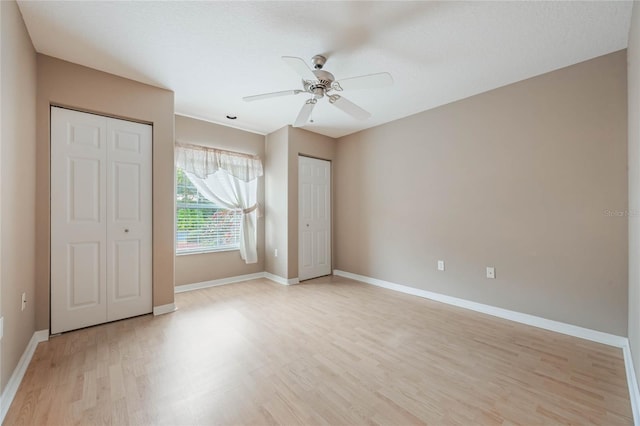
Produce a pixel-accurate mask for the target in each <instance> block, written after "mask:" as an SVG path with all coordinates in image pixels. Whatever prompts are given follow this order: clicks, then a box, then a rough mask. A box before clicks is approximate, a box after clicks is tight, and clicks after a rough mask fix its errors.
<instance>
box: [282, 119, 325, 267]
mask: <svg viewBox="0 0 640 426" xmlns="http://www.w3.org/2000/svg"><path fill="white" fill-rule="evenodd" d="M288 129H289V150H288V152H289V160H288V163H289V176H288V179H287V181H288V194H289V195H288V216H289V221H288V228H289V231H288V238H287V239H288V246H289V249H288V253H289V257H288V263H289V265H288V274H287V278H298V155H306V156H308V157H314V158H319V159H321V160H329V161H334V160H335V158H336V140H335V139H333V138H330V137H328V136H324V135H319V134H317V133H312V132H308V131H306V130H304V129H299V128H295V127H289V128H288ZM333 182H334V180H333V179H332V185H333ZM333 192H334V191H333V190H332V191H331V194H332V198H333ZM331 204H332V205H333V201H332V202H331ZM332 212H333V209H332ZM331 240H332V241H333V240H334V238H333V235H332V238H331ZM331 252H332V253H333V250H331Z"/></svg>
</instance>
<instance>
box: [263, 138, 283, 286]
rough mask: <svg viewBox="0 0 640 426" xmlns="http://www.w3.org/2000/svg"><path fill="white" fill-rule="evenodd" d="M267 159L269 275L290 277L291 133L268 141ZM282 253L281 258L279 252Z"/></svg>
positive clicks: (266, 245) (266, 190)
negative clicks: (289, 185)
mask: <svg viewBox="0 0 640 426" xmlns="http://www.w3.org/2000/svg"><path fill="white" fill-rule="evenodd" d="M265 149H266V158H265V172H264V173H265V271H267V272H269V273H270V274H274V275H277V276H279V277H283V278H286V277H287V274H288V235H287V232H288V228H287V226H288V218H289V211H288V209H287V200H288V194H287V187H288V177H289V167H288V162H289V159H288V155H289V130H288V128H287V127H283V128H281V129H280V130H277V131H275V132H273V133H270V134H268V135H267V137H266V147H265ZM276 249H277V250H278V257H276V256H275V250H276Z"/></svg>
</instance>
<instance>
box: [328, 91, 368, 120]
mask: <svg viewBox="0 0 640 426" xmlns="http://www.w3.org/2000/svg"><path fill="white" fill-rule="evenodd" d="M329 103H331V105H333V106H335V107H336V108H338V109H341V110H342V111H344V112H346V113H347V114H349V115H350V116H352V117H353V118H357V119H358V120H366V119H367V118H369V117H371V114H370V113H369V112H367V111H365V110H363V109H362V108H360V107H359V106H358V105H356V104H354V103H353V102H351V101H350V100H348V99H345V98H343V97H342V96H340V95H332V96H330V97H329Z"/></svg>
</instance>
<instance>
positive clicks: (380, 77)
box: [334, 72, 393, 90]
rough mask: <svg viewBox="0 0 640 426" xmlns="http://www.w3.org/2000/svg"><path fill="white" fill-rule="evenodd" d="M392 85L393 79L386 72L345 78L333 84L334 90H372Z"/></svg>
mask: <svg viewBox="0 0 640 426" xmlns="http://www.w3.org/2000/svg"><path fill="white" fill-rule="evenodd" d="M392 84H393V77H391V74H389V73H388V72H380V73H377V74H369V75H360V76H358V77H350V78H345V79H343V80H340V81H337V82H336V83H334V85H336V86H337V87H336V90H340V89H342V90H353V89H374V88H376V87H385V86H391V85H392ZM338 87H339V88H338Z"/></svg>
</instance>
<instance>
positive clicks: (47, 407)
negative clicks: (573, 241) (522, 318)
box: [4, 277, 633, 426]
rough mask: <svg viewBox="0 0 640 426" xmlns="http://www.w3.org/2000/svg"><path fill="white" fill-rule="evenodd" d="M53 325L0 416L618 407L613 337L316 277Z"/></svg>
mask: <svg viewBox="0 0 640 426" xmlns="http://www.w3.org/2000/svg"><path fill="white" fill-rule="evenodd" d="M176 304H177V305H178V307H179V310H178V311H176V312H174V313H171V314H168V315H163V316H159V317H153V316H150V315H149V316H143V317H138V318H133V319H129V320H124V321H118V322H115V323H110V324H104V325H101V326H96V327H91V328H87V329H83V330H78V331H74V332H70V333H65V334H63V335H61V336H58V337H53V338H52V339H51V340H50V341H48V342H44V343H41V344H39V345H38V348H37V350H36V353H35V354H34V357H33V359H32V362H31V364H30V365H29V368H28V369H27V372H26V374H25V376H24V379H23V382H22V384H21V386H20V388H19V389H18V392H17V394H16V397H15V399H14V401H13V404H12V406H11V408H10V410H9V412H8V414H7V417H6V419H5V422H4V424H6V425H67V424H68V425H72V424H78V425H103V424H104V425H107V424H108V425H163V424H166V425H176V424H180V425H214V424H215V425H225V424H228V425H240V424H241V425H276V424H286V425H290V424H313V425H336V424H358V425H365V424H369V425H401V424H402V425H404V424H432V425H465V426H466V425H470V424H482V425H532V424H595V425H612V424H616V425H618V424H626V425H630V424H632V423H633V421H632V414H631V407H630V403H629V395H628V389H627V383H626V376H625V370H624V359H623V357H622V352H621V350H620V349H617V348H613V347H610V346H606V345H601V344H598V343H594V342H590V341H586V340H582V339H578V338H574V337H571V336H566V335H561V334H557V333H553V332H550V331H546V330H541V329H537V328H534V327H529V326H526V325H522V324H517V323H514V322H510V321H506V320H502V319H499V318H495V317H491V316H488V315H483V314H480V313H476V312H471V311H467V310H464V309H460V308H456V307H452V306H448V305H444V304H441V303H437V302H433V301H430V300H426V299H421V298H418V297H413V296H409V295H404V294H400V293H396V292H392V291H389V290H384V289H380V288H376V287H371V286H367V285H364V284H361V283H358V282H355V281H352V280H349V279H345V278H340V277H325V278H321V279H317V280H311V281H308V282H305V283H302V284H300V285H297V286H290V287H287V286H281V285H279V284H274V283H272V282H271V281H268V280H253V281H248V282H245V283H237V284H233V285H227V286H220V287H215V288H210V289H204V290H198V291H193V292H187V293H180V294H177V295H176Z"/></svg>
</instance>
